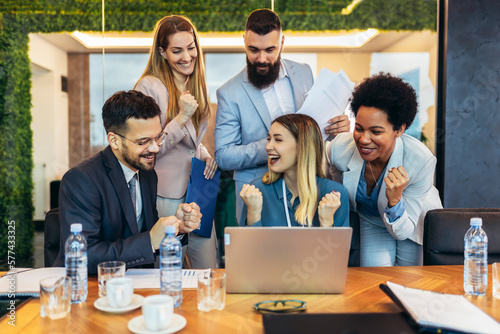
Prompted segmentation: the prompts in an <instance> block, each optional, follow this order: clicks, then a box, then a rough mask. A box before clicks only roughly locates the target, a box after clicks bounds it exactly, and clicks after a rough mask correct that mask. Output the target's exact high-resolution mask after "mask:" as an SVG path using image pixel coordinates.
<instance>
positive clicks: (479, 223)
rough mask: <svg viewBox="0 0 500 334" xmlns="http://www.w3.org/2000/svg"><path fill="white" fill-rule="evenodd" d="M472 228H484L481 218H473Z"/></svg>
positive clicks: (471, 221) (471, 220)
mask: <svg viewBox="0 0 500 334" xmlns="http://www.w3.org/2000/svg"><path fill="white" fill-rule="evenodd" d="M470 226H483V219H482V218H479V217H475V218H471V219H470Z"/></svg>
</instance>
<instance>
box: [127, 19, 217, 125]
mask: <svg viewBox="0 0 500 334" xmlns="http://www.w3.org/2000/svg"><path fill="white" fill-rule="evenodd" d="M181 31H187V32H190V33H192V34H193V39H194V43H195V46H196V51H197V52H198V56H197V57H196V64H195V67H194V71H193V73H191V75H190V76H189V82H188V87H187V88H188V89H189V91H190V93H191V94H192V95H193V96H194V97H195V99H196V101H197V102H198V105H199V106H198V109H196V112H195V113H194V115H193V116H192V117H191V120H192V122H193V125H194V127H195V129H196V133H198V130H199V128H200V125H201V124H202V123H203V121H204V120H205V119H208V118H209V117H210V108H209V102H208V96H207V85H206V83H205V65H204V61H203V52H202V50H201V47H200V42H199V40H198V32H197V31H196V28H195V26H194V25H193V23H192V22H191V21H190V20H189V19H188V18H187V17H185V16H182V15H170V16H165V17H164V18H162V19H161V20H159V21H158V22H157V23H156V27H155V32H154V39H153V46H152V47H151V51H150V54H149V60H148V64H147V65H146V69H145V70H144V73H143V74H142V75H141V78H140V79H139V81H140V80H141V79H142V78H144V77H145V76H148V75H151V76H154V77H156V78H158V79H160V81H161V82H162V83H163V84H164V85H165V87H167V90H168V94H169V98H168V110H167V117H166V118H167V123H168V122H170V121H171V120H173V119H174V118H175V116H177V115H178V114H179V111H180V106H179V99H180V96H181V94H182V93H183V92H181V91H179V89H178V88H177V86H176V85H175V82H174V75H173V73H172V69H171V67H170V65H169V63H168V61H167V60H166V59H164V58H163V57H162V56H161V54H160V48H162V49H163V50H165V51H166V50H167V47H168V42H169V40H168V39H169V37H170V35H172V34H175V33H177V32H181ZM136 85H137V83H136Z"/></svg>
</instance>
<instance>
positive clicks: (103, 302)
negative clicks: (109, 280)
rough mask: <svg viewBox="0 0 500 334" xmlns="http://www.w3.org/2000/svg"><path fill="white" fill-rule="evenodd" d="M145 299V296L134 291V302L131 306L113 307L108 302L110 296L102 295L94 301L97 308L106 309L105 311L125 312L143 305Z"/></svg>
mask: <svg viewBox="0 0 500 334" xmlns="http://www.w3.org/2000/svg"><path fill="white" fill-rule="evenodd" d="M143 300H144V297H143V296H141V295H137V294H135V293H134V295H133V296H132V303H131V304H130V305H129V306H126V307H111V306H109V304H108V298H106V297H101V298H99V299H97V300H96V301H95V302H94V306H95V308H96V309H98V310H101V311H104V312H111V313H123V312H128V311H132V310H135V309H136V308H138V307H141V306H142V301H143Z"/></svg>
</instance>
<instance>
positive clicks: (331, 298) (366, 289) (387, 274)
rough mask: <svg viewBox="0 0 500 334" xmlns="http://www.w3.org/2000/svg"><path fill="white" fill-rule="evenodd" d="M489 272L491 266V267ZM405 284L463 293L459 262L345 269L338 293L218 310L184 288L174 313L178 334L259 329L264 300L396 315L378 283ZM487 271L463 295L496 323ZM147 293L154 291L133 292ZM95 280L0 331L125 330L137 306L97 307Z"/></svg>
mask: <svg viewBox="0 0 500 334" xmlns="http://www.w3.org/2000/svg"><path fill="white" fill-rule="evenodd" d="M490 273H491V266H490ZM388 280H389V281H392V282H394V283H398V284H402V285H405V286H407V287H412V288H417V289H425V290H432V291H436V292H443V293H450V294H463V266H422V267H380V268H349V270H348V273H347V282H346V288H345V291H344V293H343V294H337V295H335V294H329V295H274V294H265V295H264V294H261V295H259V294H228V295H227V296H226V307H225V308H224V310H222V311H211V312H201V311H198V309H197V306H196V304H197V301H196V290H184V300H183V302H182V305H181V307H180V308H178V309H176V310H175V312H176V313H178V314H181V315H182V316H184V317H185V318H186V319H187V325H186V327H185V328H184V329H183V330H181V331H179V332H178V333H181V334H184V333H204V334H210V333H242V334H246V333H264V330H263V327H262V315H261V314H259V313H257V312H255V311H253V305H254V304H255V303H257V302H259V301H263V300H267V299H291V298H295V299H301V300H304V301H306V302H307V311H306V312H308V313H351V312H352V313H366V312H375V313H378V312H383V313H396V312H401V310H400V309H399V308H398V307H397V306H396V305H395V304H394V303H393V302H392V301H391V300H390V299H389V297H387V296H386V295H385V294H384V293H383V292H382V290H380V289H379V284H380V283H384V282H386V281H388ZM491 285H492V283H491V274H490V275H489V286H488V292H487V294H486V296H484V297H471V296H467V299H468V300H469V301H471V302H472V303H474V304H475V305H476V306H478V307H479V308H481V309H482V310H484V311H485V312H486V313H488V314H489V315H491V316H492V317H493V318H495V319H496V320H497V321H500V299H495V298H493V297H492V296H491ZM135 292H136V293H139V294H141V295H144V296H147V295H151V294H158V293H159V291H158V290H136V291H135ZM97 298H98V293H97V279H96V278H95V277H91V278H89V294H88V299H87V301H86V302H85V303H83V304H79V305H72V306H71V313H70V315H69V316H67V317H66V318H64V319H59V320H50V319H48V318H41V317H40V302H39V300H38V299H32V300H30V301H29V302H27V303H25V304H24V305H22V306H21V307H20V308H18V309H17V310H16V316H17V320H16V327H12V326H10V325H8V324H7V321H8V319H7V318H5V317H4V318H2V319H1V320H0V329H1V330H0V331H1V332H2V333H30V334H31V333H71V334H76V333H93V334H96V333H129V331H128V328H127V325H128V321H129V320H130V319H132V318H134V317H136V316H138V315H141V309H140V308H138V309H136V310H134V311H130V312H128V313H124V314H112V313H106V312H102V311H99V310H97V309H96V308H95V307H94V301H95V300H96V299H97Z"/></svg>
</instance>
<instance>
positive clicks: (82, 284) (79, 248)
mask: <svg viewBox="0 0 500 334" xmlns="http://www.w3.org/2000/svg"><path fill="white" fill-rule="evenodd" d="M80 232H82V224H71V235H70V236H69V237H68V239H67V240H66V244H65V246H64V254H65V267H66V276H69V277H71V303H72V304H78V303H83V302H84V301H86V300H87V288H88V287H87V278H88V276H87V241H86V240H85V238H84V236H83V235H82V234H81V233H80Z"/></svg>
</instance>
